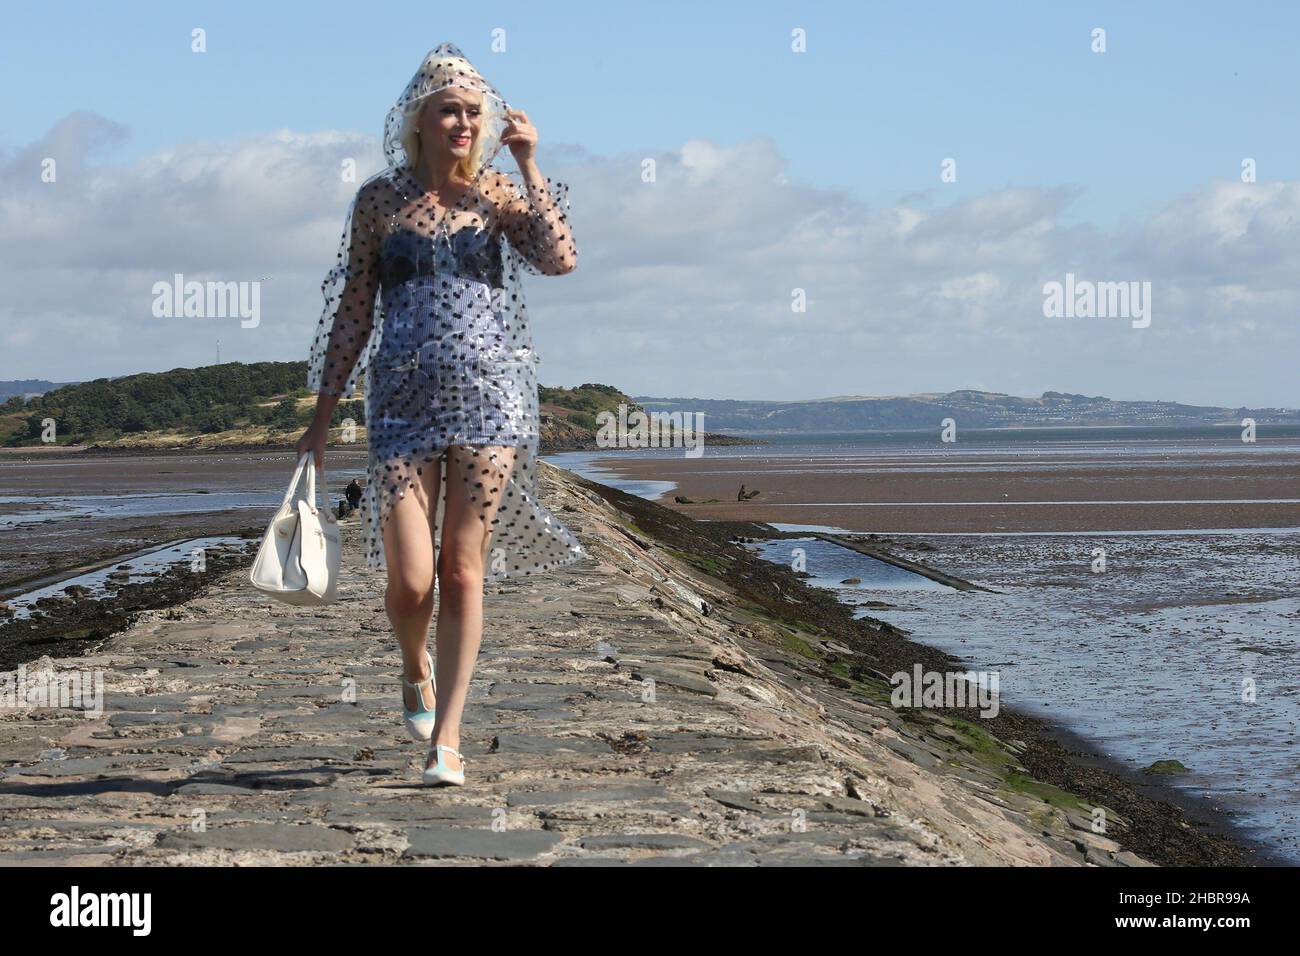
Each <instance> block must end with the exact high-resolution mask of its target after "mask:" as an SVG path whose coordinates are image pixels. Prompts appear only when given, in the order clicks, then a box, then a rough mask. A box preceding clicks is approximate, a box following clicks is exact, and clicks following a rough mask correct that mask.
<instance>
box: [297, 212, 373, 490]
mask: <svg viewBox="0 0 1300 956" xmlns="http://www.w3.org/2000/svg"><path fill="white" fill-rule="evenodd" d="M377 208H378V207H377V200H376V196H375V191H374V189H373V188H368V187H363V188H362V189H361V190H359V191H358V193H357V197H356V199H355V200H354V202H353V205H352V208H351V210H350V211H349V214H348V224H347V226H346V227H345V230H344V238H343V241H342V242H341V243H340V246H339V254H338V260H339V261H338V262H337V263H336V264H335V270H334V271H333V272H331V276H330V278H327V279H326V287H327V288H328V286H329V284H330V281H331V279H335V280H338V281H342V283H343V288H342V291H341V292H340V293H339V294H338V296H337V297H334V298H327V299H326V304H325V313H324V315H322V317H321V320H320V325H319V327H318V328H317V334H316V343H315V344H314V346H313V356H312V371H311V372H309V384H311V385H312V386H313V387H316V388H317V396H316V414H315V417H314V418H313V419H312V423H311V425H310V426H309V427H308V428H307V431H306V432H304V433H303V436H302V438H300V439H299V440H298V446H297V452H298V454H299V455H302V453H303V452H305V451H308V450H310V451H312V453H313V458H314V459H315V463H316V467H317V468H318V469H319V468H322V467H323V465H324V454H325V442H326V439H327V438H328V435H329V423H330V418H331V417H332V416H333V415H334V409H335V407H337V405H338V403H339V399H340V398H342V397H344V396H345V395H347V394H349V389H348V379H349V378H350V377H351V375H352V370H353V368H354V367H355V366H356V364H357V361H358V360H359V359H360V357H361V353H362V351H363V350H364V349H365V348H366V345H367V343H368V342H369V341H370V332H371V330H372V328H373V326H374V310H375V296H376V295H377V294H378V291H379V238H378V230H377V229H376V223H377V221H378V216H377V214H376V212H377ZM326 328H328V330H329V331H328V338H326V332H325V330H326ZM316 353H322V354H316Z"/></svg>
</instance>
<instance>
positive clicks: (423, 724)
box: [402, 648, 438, 740]
mask: <svg viewBox="0 0 1300 956" xmlns="http://www.w3.org/2000/svg"><path fill="white" fill-rule="evenodd" d="M424 656H425V658H427V659H428V661H429V676H428V677H426V678H425V679H424V680H420V681H414V682H412V681H409V680H407V679H406V677H405V675H403V677H402V683H403V684H405V685H406V686H407V687H411V688H413V689H414V690H415V699H416V700H418V701H419V702H420V709H419V710H408V709H407V708H406V701H405V700H403V701H402V723H403V724H405V725H406V732H407V733H408V734H410V735H411V738H412V739H414V740H428V739H429V738H430V737H432V736H433V725H434V724H435V723H436V722H437V719H438V709H437V704H435V705H434V707H433V708H432V709H426V708H425V706H424V685H425V684H430V683H432V682H433V658H432V657H430V656H429V650H428V648H425V651H424ZM433 692H434V693H435V694H437V693H438V685H437V684H434V685H433Z"/></svg>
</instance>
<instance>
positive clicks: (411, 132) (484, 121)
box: [400, 91, 500, 181]
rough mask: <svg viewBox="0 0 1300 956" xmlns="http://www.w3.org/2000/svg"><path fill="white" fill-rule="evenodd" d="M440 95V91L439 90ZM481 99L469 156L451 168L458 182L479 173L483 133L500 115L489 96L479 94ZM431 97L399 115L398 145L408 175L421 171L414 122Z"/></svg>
mask: <svg viewBox="0 0 1300 956" xmlns="http://www.w3.org/2000/svg"><path fill="white" fill-rule="evenodd" d="M439 92H441V91H439ZM478 93H479V96H480V97H482V103H481V104H480V107H479V108H480V113H479V128H478V135H476V136H475V137H474V142H473V143H471V144H470V150H469V153H468V154H467V155H465V156H462V157H460V158H459V159H458V160H457V161H456V165H455V166H453V167H452V172H453V173H456V174H458V175H459V176H460V178H461V179H464V180H466V181H472V180H473V179H474V175H475V174H476V173H477V172H478V167H479V164H480V163H482V161H483V139H484V133H485V132H486V130H487V129H488V127H489V124H490V123H491V122H492V121H493V119H494V118H495V117H496V116H497V115H498V114H499V112H500V108H499V107H495V106H494V105H493V103H492V97H490V96H488V95H487V94H485V93H483V92H482V91H478ZM429 99H430V97H429V96H424V97H421V98H420V99H418V100H416V101H415V102H413V103H412V104H411V106H410V107H409V108H408V109H406V110H405V111H403V113H402V132H401V137H400V138H401V143H402V152H404V153H405V154H406V165H407V167H408V169H409V170H410V172H411V174H412V175H414V174H415V171H416V170H418V169H419V168H420V134H419V132H417V130H416V123H417V122H418V121H419V117H420V113H421V112H422V111H423V110H424V107H425V106H426V105H427V104H428V102H429Z"/></svg>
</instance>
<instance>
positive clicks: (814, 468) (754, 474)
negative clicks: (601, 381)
mask: <svg viewBox="0 0 1300 956" xmlns="http://www.w3.org/2000/svg"><path fill="white" fill-rule="evenodd" d="M594 463H595V464H596V465H597V466H599V467H601V468H607V469H609V470H610V471H611V472H613V473H614V474H615V475H617V476H618V477H620V478H623V479H629V480H655V481H671V482H675V483H676V485H677V487H676V488H675V489H674V490H672V491H670V492H667V493H666V494H664V495H663V496H662V497H661V498H659V499H657V500H658V503H660V504H663V505H665V506H667V507H670V508H673V509H675V510H678V511H681V512H682V513H684V514H688V515H690V516H691V517H694V518H703V519H709V520H725V521H765V522H780V523H785V524H808V525H828V526H832V527H838V528H844V529H847V530H850V531H858V532H874V533H885V534H888V533H909V534H921V533H931V534H936V533H937V534H942V533H961V534H971V533H996V532H1026V531H1028V532H1080V531H1149V530H1190V529H1213V528H1292V527H1297V526H1300V483H1298V482H1297V481H1296V479H1297V476H1300V452H1293V451H1282V452H1277V453H1273V454H1269V455H1267V456H1265V455H1263V454H1258V453H1257V452H1256V450H1255V449H1252V450H1251V451H1241V452H1237V451H1235V450H1230V449H1229V450H1221V451H1208V450H1207V451H1206V452H1204V453H1192V454H1174V453H1169V452H1162V451H1153V452H1149V453H1139V454H1133V453H1131V452H1129V453H1126V452H1124V451H1122V450H1120V449H1115V450H1114V451H1107V450H1104V449H1102V450H1098V451H1096V452H1094V453H1090V454H1068V455H1062V454H1035V453H1026V454H1010V453H1005V452H992V451H990V452H984V451H980V450H971V451H968V452H964V453H952V454H937V453H930V452H924V451H917V452H899V451H896V450H894V451H890V452H888V453H884V452H882V453H881V454H880V455H879V456H866V455H864V456H847V457H826V458H813V457H807V456H800V457H781V456H775V455H774V456H763V457H722V456H713V457H711V456H710V455H708V454H707V452H706V454H705V455H703V456H702V457H700V458H695V459H689V458H684V457H680V456H677V457H671V458H667V457H664V458H632V457H629V456H627V455H617V454H615V455H608V456H602V457H600V458H598V459H596V460H595V462H594ZM741 484H744V485H745V487H746V489H747V490H753V489H755V488H757V489H758V490H759V492H760V493H759V495H758V496H757V497H756V498H753V499H750V500H747V501H743V502H741V501H737V500H736V494H737V491H738V490H739V488H740V486H741ZM675 496H685V497H687V498H690V499H691V500H692V501H693V502H699V503H693V504H678V503H675V502H674V500H673V499H674V497H675ZM708 499H719V500H717V501H716V502H710V501H708Z"/></svg>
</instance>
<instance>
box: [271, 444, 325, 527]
mask: <svg viewBox="0 0 1300 956" xmlns="http://www.w3.org/2000/svg"><path fill="white" fill-rule="evenodd" d="M311 457H312V453H311V450H310V449H308V450H307V451H305V452H303V453H302V457H301V458H299V459H298V467H297V468H295V469H294V471H293V478H291V479H290V480H289V490H288V491H286V492H285V493H284V501H282V502H281V503H280V507H281V508H282V509H283V508H287V507H289V502H290V501H292V500H293V496H294V493H295V492H296V491H297V490H298V483H299V482H300V481H302V473H303V471H306V472H307V502H308V503H309V504H310V505H311V510H312V514H315V513H316V512H317V511H318V510H319V508H320V504H319V502H318V501H317V499H316V468H315V466H314V465H313V466H312V467H308V465H307V463H308V462H309V461H311Z"/></svg>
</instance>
